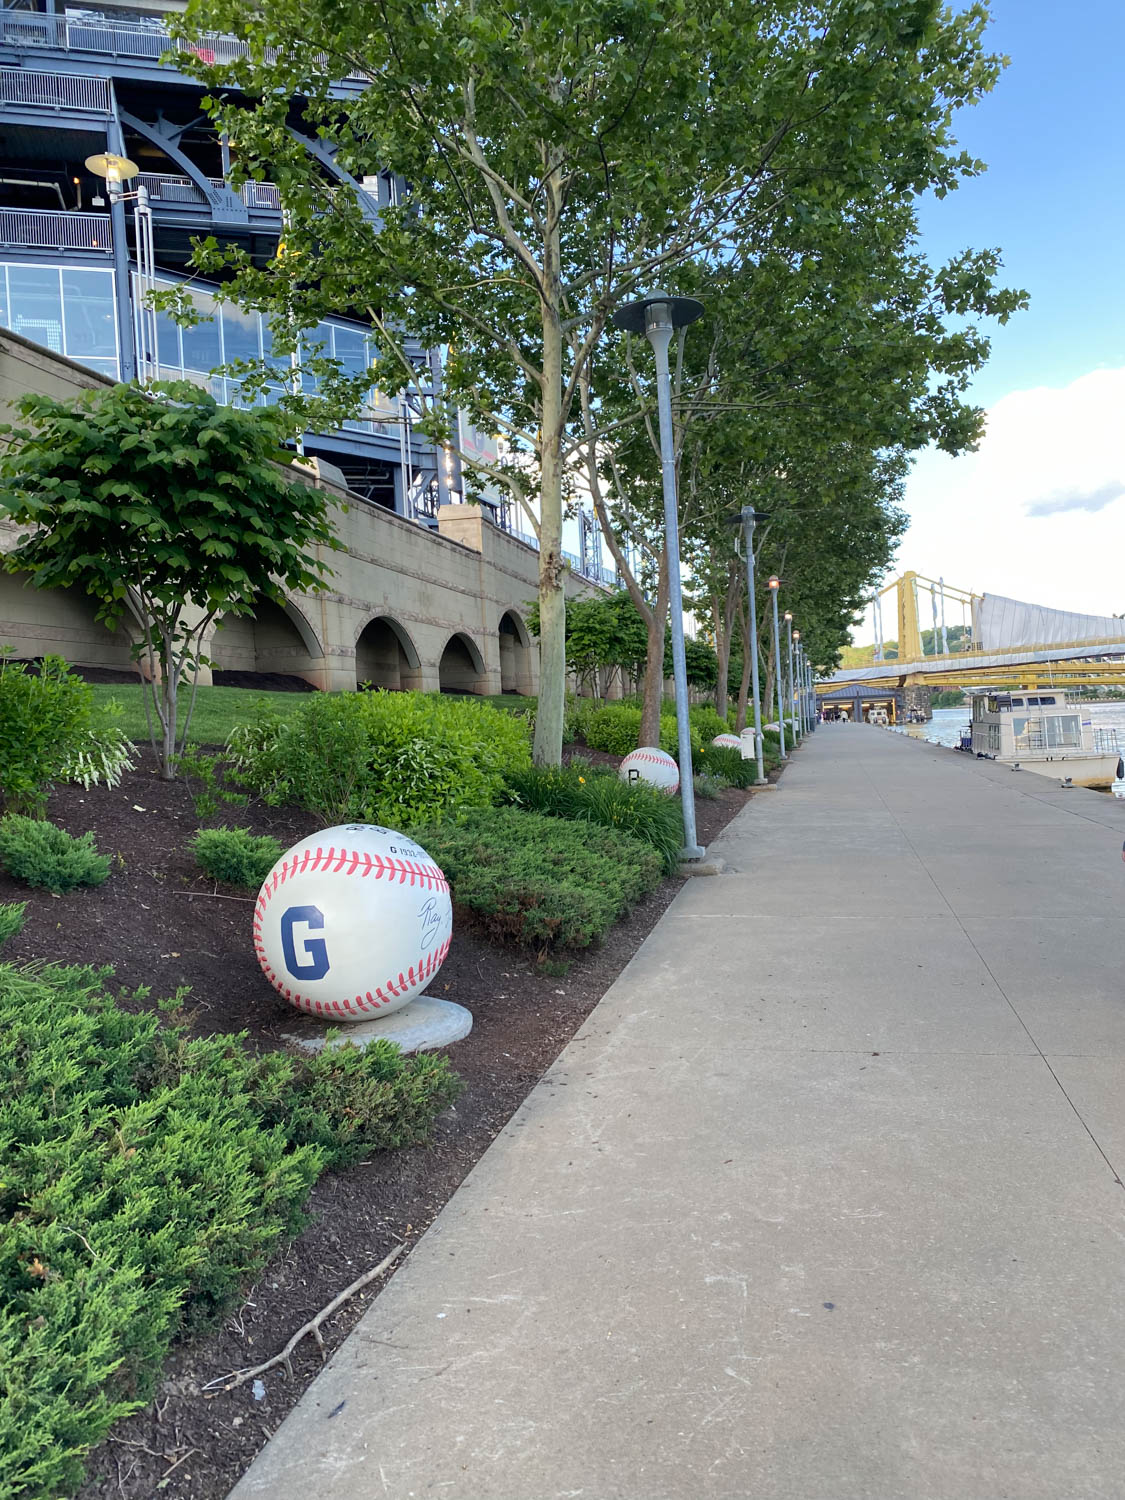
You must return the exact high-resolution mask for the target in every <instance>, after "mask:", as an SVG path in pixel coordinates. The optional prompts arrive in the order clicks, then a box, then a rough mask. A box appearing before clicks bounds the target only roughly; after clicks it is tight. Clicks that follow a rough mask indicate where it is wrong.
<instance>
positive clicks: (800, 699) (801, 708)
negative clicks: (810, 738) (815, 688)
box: [793, 630, 809, 739]
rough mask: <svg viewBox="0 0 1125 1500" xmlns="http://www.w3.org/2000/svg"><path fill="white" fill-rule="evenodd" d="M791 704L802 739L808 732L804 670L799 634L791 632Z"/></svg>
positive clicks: (798, 632) (796, 631)
mask: <svg viewBox="0 0 1125 1500" xmlns="http://www.w3.org/2000/svg"><path fill="white" fill-rule="evenodd" d="M793 672H794V677H793V702H794V704H795V705H796V714H797V722H798V724H799V725H800V726H801V737H802V739H803V738H804V736H805V735H806V734H808V732H809V726H808V723H807V722H806V718H805V669H804V667H803V666H802V665H801V632H800V631H799V630H795V631H794V632H793Z"/></svg>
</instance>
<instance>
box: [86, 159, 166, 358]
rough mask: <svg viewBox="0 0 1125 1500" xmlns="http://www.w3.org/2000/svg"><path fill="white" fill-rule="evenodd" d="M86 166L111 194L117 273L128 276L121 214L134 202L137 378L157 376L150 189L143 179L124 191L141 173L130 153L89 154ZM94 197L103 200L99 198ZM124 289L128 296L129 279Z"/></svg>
mask: <svg viewBox="0 0 1125 1500" xmlns="http://www.w3.org/2000/svg"><path fill="white" fill-rule="evenodd" d="M86 169H87V171H89V172H92V173H93V174H94V176H95V177H101V178H104V179H105V185H106V192H107V194H108V196H109V207H110V225H111V231H112V233H113V237H114V254H115V256H117V255H118V253H119V252H120V255H121V259H120V264H119V265H118V268H117V274H118V276H122V275H125V276H126V277H127V276H128V266H129V261H128V256H127V254H126V253H125V246H124V236H123V228H124V218H123V217H122V215H123V213H124V206H125V204H126V203H128V202H132V203H133V204H134V209H133V230H134V234H135V236H136V241H137V295H136V298H135V300H134V309H133V343H134V344H135V346H136V363H137V376H138V378H139V379H141V380H155V379H156V378H157V376H158V375H159V374H160V358H159V355H158V353H157V348H156V309H155V308H154V307H153V306H152V305H151V303H150V301H149V297H150V294H151V293H152V292H153V290H154V289H155V287H156V250H155V248H154V242H153V235H152V207H151V205H150V204H149V199H148V189H147V188H146V187H145V186H144V184H143V183H142V184H140V185H139V186H138V188H137V190H136V192H126V191H125V187H124V184H125V183H126V182H130V181H131V180H132V179H133V178H134V177H136V176H138V174H139V173H140V170H141V169H140V167H138V166H137V164H136V162H135V161H130V160H129V158H128V157H127V156H119V155H118V154H117V153H116V152H113V151H105V152H101V153H99V154H98V155H97V156H88V157H87V158H86ZM94 201H95V202H99V203H100V202H101V200H100V199H95V200H94ZM122 268H124V269H122ZM124 293H125V296H126V298H128V296H129V288H128V284H127V283H126V286H125V289H124ZM119 295H120V290H119ZM124 354H125V351H124V350H122V356H124ZM122 363H123V364H126V365H127V364H128V361H127V360H125V359H124V357H123V359H122Z"/></svg>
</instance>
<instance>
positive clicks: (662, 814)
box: [508, 762, 684, 872]
mask: <svg viewBox="0 0 1125 1500" xmlns="http://www.w3.org/2000/svg"><path fill="white" fill-rule="evenodd" d="M508 790H509V794H510V795H511V797H512V799H513V801H515V802H518V804H519V805H520V806H521V807H522V808H524V809H526V810H527V811H528V812H538V813H546V814H548V816H550V817H554V818H569V819H571V820H572V821H574V822H580V823H597V824H599V825H600V826H601V827H603V828H616V829H618V830H619V831H620V832H621V833H627V834H629V835H630V836H631V837H632V838H638V839H641V840H643V842H644V843H646V844H651V845H652V847H653V848H654V849H655V850H656V851H657V853H658V854H659V855H660V857H661V860H662V861H663V864H664V868H665V869H666V870H668V871H669V872H671V871H672V870H674V869H675V868H676V866H677V864H678V863H679V857H680V850H681V848H682V847H683V842H684V828H683V819H682V811H681V807H680V803H679V802H678V800H677V799H676V798H674V797H668V796H666V795H665V793H664V792H660V791H657V789H656V788H655V787H651V786H647V785H646V784H645V783H644V782H643V781H632V782H629V781H622V780H621V778H620V777H619V776H618V775H617V774H616V772H614V771H607V770H604V769H597V770H595V769H594V768H592V767H588V766H586V765H584V764H581V763H575V762H572V763H571V764H570V765H569V766H566V767H563V768H562V769H561V770H557V769H555V768H545V767H539V766H530V767H528V769H527V770H525V771H517V772H513V773H512V774H511V775H510V776H509V777H508Z"/></svg>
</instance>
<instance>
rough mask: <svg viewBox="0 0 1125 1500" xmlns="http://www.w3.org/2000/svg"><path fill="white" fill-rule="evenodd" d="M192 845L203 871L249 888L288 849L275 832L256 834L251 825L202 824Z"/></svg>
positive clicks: (254, 886)
mask: <svg viewBox="0 0 1125 1500" xmlns="http://www.w3.org/2000/svg"><path fill="white" fill-rule="evenodd" d="M190 847H191V852H192V854H193V855H194V856H195V862H196V864H197V865H198V866H199V868H200V869H201V870H202V871H203V873H204V875H209V876H210V877H211V879H212V880H222V881H225V883H226V884H227V885H237V886H241V887H242V888H243V889H245V890H250V891H256V890H257V889H258V887H259V886H260V885H261V883H262V881H263V880H265V878H266V876H267V875H268V874H269V872H270V871H271V870H272V869H273V867H274V865H275V864H276V863H277V861H278V860H279V859H280V858H281V856H282V855H283V854H284V852H285V851H284V849H282V847H281V845H280V844H279V843H278V841H277V839H275V838H274V837H273V835H272V834H269V833H263V834H260V835H257V836H255V835H254V834H252V833H251V832H250V830H249V828H201V829H200V830H199V832H198V833H197V834H196V835H195V837H194V838H193V839H192V841H191V846H190Z"/></svg>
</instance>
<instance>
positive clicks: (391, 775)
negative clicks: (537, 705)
mask: <svg viewBox="0 0 1125 1500" xmlns="http://www.w3.org/2000/svg"><path fill="white" fill-rule="evenodd" d="M228 750H229V753H230V756H231V759H232V762H233V771H234V774H235V775H236V776H237V777H238V779H239V780H240V781H241V782H242V783H243V784H244V785H246V786H248V787H249V788H250V789H251V790H252V791H255V792H258V793H260V794H261V795H262V796H263V797H264V798H265V800H266V801H267V802H269V803H271V804H274V805H276V804H280V803H287V802H288V803H296V804H297V805H298V806H300V807H306V808H308V809H309V810H310V811H311V812H316V813H319V814H320V815H321V816H322V817H324V818H326V819H331V820H332V821H334V822H366V823H385V824H389V825H391V826H392V827H398V828H401V827H404V826H406V825H409V824H411V823H416V822H419V821H424V820H426V819H428V818H436V817H447V816H449V815H450V814H451V813H457V812H459V811H460V810H461V809H463V808H471V807H487V806H489V805H490V804H491V803H492V802H493V801H495V799H496V798H497V796H499V794H500V792H501V791H502V789H503V785H504V776H505V773H506V772H508V771H510V770H518V769H519V768H520V767H522V766H526V765H529V764H530V761H531V751H530V736H529V733H528V727H527V721H526V719H524V718H523V717H521V716H519V715H516V714H510V713H501V712H499V711H498V710H497V709H494V708H490V707H489V706H488V705H487V704H485V703H476V702H473V701H472V700H471V699H455V698H440V697H433V696H430V695H428V694H423V693H388V692H370V693H342V694H327V693H325V694H319V693H318V694H317V695H316V696H314V697H310V698H308V699H307V700H306V701H305V702H304V703H303V704H302V705H301V707H300V709H298V710H297V712H296V713H294V714H293V715H292V716H291V717H290V718H289V719H288V720H285V721H283V720H281V719H280V718H278V717H277V716H276V715H272V714H269V713H262V714H260V715H259V716H258V718H257V719H256V720H255V721H254V722H252V723H250V724H248V725H245V726H241V727H240V728H238V729H236V730H235V731H234V732H233V733H232V735H231V737H230V740H229V741H228Z"/></svg>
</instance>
